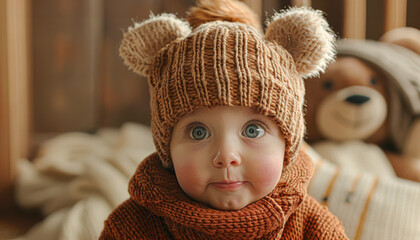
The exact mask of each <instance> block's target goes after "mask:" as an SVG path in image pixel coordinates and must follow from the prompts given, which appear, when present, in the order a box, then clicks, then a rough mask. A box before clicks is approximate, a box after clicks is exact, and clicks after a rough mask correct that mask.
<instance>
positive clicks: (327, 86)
mask: <svg viewBox="0 0 420 240" xmlns="http://www.w3.org/2000/svg"><path fill="white" fill-rule="evenodd" d="M322 87H323V88H324V89H326V90H330V89H331V88H332V87H333V83H332V81H331V80H327V81H325V82H323V83H322Z"/></svg>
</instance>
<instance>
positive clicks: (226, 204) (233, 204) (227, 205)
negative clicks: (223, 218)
mask: <svg viewBox="0 0 420 240" xmlns="http://www.w3.org/2000/svg"><path fill="white" fill-rule="evenodd" d="M253 202H254V201H246V200H244V199H240V200H221V201H220V200H218V201H217V200H216V201H211V202H209V203H208V204H209V205H210V206H211V207H212V208H215V209H219V210H226V211H229V210H231V211H233V210H241V209H242V208H244V207H246V206H248V205H249V204H251V203H253Z"/></svg>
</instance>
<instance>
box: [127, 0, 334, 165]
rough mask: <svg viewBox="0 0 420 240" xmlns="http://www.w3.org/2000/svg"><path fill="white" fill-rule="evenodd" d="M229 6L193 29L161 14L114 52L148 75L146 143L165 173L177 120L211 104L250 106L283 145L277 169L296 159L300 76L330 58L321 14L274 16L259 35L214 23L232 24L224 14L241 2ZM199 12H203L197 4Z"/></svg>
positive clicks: (302, 11) (137, 27) (330, 40)
mask: <svg viewBox="0 0 420 240" xmlns="http://www.w3.org/2000/svg"><path fill="white" fill-rule="evenodd" d="M215 2H217V3H218V4H219V6H223V5H225V6H226V4H228V3H227V2H226V1H215ZM230 6H231V7H233V9H232V8H230V10H223V8H220V9H218V12H217V13H214V15H216V16H217V18H215V19H217V20H216V21H210V22H207V21H204V23H203V24H201V25H198V26H197V27H196V28H194V29H191V28H190V25H189V24H188V23H187V22H185V21H183V20H181V19H178V18H177V17H175V16H174V15H172V14H162V15H159V16H151V17H150V19H148V20H146V21H144V22H141V23H135V24H134V27H130V28H129V29H128V32H127V33H125V34H124V39H123V41H122V43H121V47H120V55H121V56H122V58H123V59H124V63H125V64H126V65H128V67H129V68H130V69H132V70H133V71H134V72H136V73H138V74H140V75H143V76H148V80H149V85H150V93H151V94H150V95H151V102H150V104H151V111H152V122H151V126H152V131H153V137H154V142H155V145H156V149H157V152H158V154H159V156H160V158H161V160H162V163H163V165H164V166H165V167H167V168H171V167H172V161H171V157H170V152H169V143H170V140H171V132H172V129H173V127H174V125H175V124H176V123H177V121H178V120H179V119H180V118H181V117H182V116H184V115H185V114H187V113H191V112H193V111H194V110H196V109H198V108H213V107H216V106H245V107H251V108H252V109H254V110H255V111H256V112H257V113H259V114H263V115H266V116H268V117H270V118H271V119H272V120H273V121H274V122H275V123H277V125H278V126H279V128H280V130H281V132H282V133H283V135H284V138H285V141H286V150H285V161H284V166H287V165H288V164H289V163H291V161H293V160H294V158H295V157H296V155H297V152H298V149H299V147H300V143H301V140H302V137H303V134H304V131H305V127H304V119H303V104H304V92H305V90H304V84H303V81H302V78H306V77H310V76H313V75H317V74H319V72H320V71H323V70H324V69H325V67H326V65H327V63H329V62H330V61H331V60H332V59H333V57H334V35H333V34H332V32H331V30H330V29H329V27H328V24H327V22H326V21H325V19H324V18H323V17H322V14H321V12H319V11H315V10H312V9H307V8H291V9H289V10H287V11H283V12H280V13H278V14H276V15H275V16H274V17H273V18H272V20H271V21H270V22H269V23H268V26H267V29H266V33H265V35H263V34H262V33H261V32H260V31H258V30H256V29H255V28H254V27H253V26H251V25H248V24H245V23H242V22H227V21H221V20H235V19H238V18H236V17H235V18H232V17H231V15H232V14H233V13H234V12H235V7H236V8H238V12H240V11H241V12H243V10H244V5H234V4H233V5H230ZM200 8H201V9H206V10H207V13H208V14H211V8H210V7H209V6H205V3H204V2H202V4H201V5H199V6H198V9H200ZM196 10H197V9H196ZM249 11H250V10H249ZM194 12H197V11H192V12H191V13H190V18H193V17H191V15H194ZM209 12H210V13H209ZM223 14H224V15H223ZM239 19H240V18H239ZM236 21H238V20H236Z"/></svg>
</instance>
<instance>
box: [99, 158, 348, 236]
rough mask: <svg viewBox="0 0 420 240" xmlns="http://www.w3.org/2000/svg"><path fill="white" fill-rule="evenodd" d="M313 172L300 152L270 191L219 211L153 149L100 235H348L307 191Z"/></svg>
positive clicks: (309, 161) (307, 159) (335, 219)
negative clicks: (185, 186)
mask: <svg viewBox="0 0 420 240" xmlns="http://www.w3.org/2000/svg"><path fill="white" fill-rule="evenodd" d="M312 173H313V166H312V162H311V160H310V159H309V158H308V157H307V156H306V154H305V153H303V152H300V153H299V156H298V157H297V159H296V161H295V162H294V163H293V164H292V165H291V166H290V167H289V168H288V169H286V170H285V172H284V173H283V175H282V177H281V179H280V181H279V183H278V185H277V186H276V188H275V189H274V190H273V191H272V192H271V193H270V194H269V195H268V196H266V197H264V198H262V199H260V200H259V201H257V202H254V203H252V204H250V205H248V206H247V207H245V208H243V209H241V210H237V211H222V210H217V209H212V208H210V207H208V206H206V205H204V204H202V203H199V202H196V201H194V200H192V199H190V198H189V197H188V196H187V195H185V193H184V192H183V191H182V189H181V188H180V187H179V185H178V183H177V181H176V177H175V174H174V173H173V172H172V171H170V170H168V169H165V168H164V167H163V166H162V163H161V162H160V160H159V157H158V155H157V154H156V153H155V154H153V155H151V156H150V157H148V158H147V159H146V160H145V161H144V162H143V163H142V164H141V165H140V166H139V168H138V169H137V172H136V174H135V175H134V177H133V178H132V179H131V181H130V187H129V191H130V195H131V198H130V199H129V200H127V201H126V202H124V203H123V204H122V205H120V206H119V207H118V208H117V209H116V210H114V212H113V213H112V214H111V215H110V217H109V218H108V220H107V221H106V222H105V228H104V230H103V232H102V235H101V237H100V239H347V237H346V236H345V233H344V229H343V227H342V226H341V223H340V222H339V221H338V219H337V218H336V217H334V216H333V215H332V214H331V213H330V212H328V210H327V209H326V208H325V207H322V206H321V205H320V204H319V203H318V202H316V201H315V200H314V199H313V198H312V197H310V196H308V195H307V194H306V186H307V183H308V181H309V179H310V177H311V175H312Z"/></svg>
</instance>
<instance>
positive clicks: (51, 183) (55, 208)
mask: <svg viewBox="0 0 420 240" xmlns="http://www.w3.org/2000/svg"><path fill="white" fill-rule="evenodd" d="M304 148H305V149H306V151H307V152H308V153H309V154H310V156H311V157H312V159H313V161H314V163H315V165H316V166H317V167H316V172H315V175H314V177H313V179H312V181H311V183H310V186H309V192H310V194H311V195H313V196H314V197H315V198H316V199H317V200H319V201H320V202H322V203H323V204H324V205H326V206H328V207H329V209H330V210H331V211H332V212H333V213H334V214H336V215H337V216H338V218H339V219H340V220H341V221H342V222H343V225H344V226H345V228H346V233H347V234H348V236H349V237H350V239H362V240H375V239H381V240H383V239H385V240H387V239H388V240H391V239H405V240H411V239H413V240H414V239H420V185H419V184H417V183H414V182H410V181H404V180H399V179H396V178H383V179H382V178H378V177H375V176H374V175H370V174H368V173H363V172H359V171H355V170H347V169H339V168H337V167H336V166H335V165H334V164H332V163H330V162H328V161H326V160H324V159H322V158H321V157H320V156H319V155H318V154H317V153H316V152H314V151H313V149H312V148H310V147H309V146H307V145H304ZM153 151H154V146H153V140H152V135H151V131H150V129H149V128H147V127H144V126H141V125H138V124H134V123H128V124H125V125H124V126H123V127H122V128H121V129H120V130H110V129H104V130H101V131H99V132H98V133H97V134H95V135H90V134H85V133H67V134H63V135H60V136H58V137H56V138H54V139H52V140H50V141H48V142H46V143H45V144H44V145H43V147H42V149H41V150H40V152H39V154H38V157H37V158H36V159H35V160H34V161H33V162H29V161H26V160H24V161H21V163H20V165H19V171H20V172H19V175H18V179H17V189H16V190H17V199H18V201H19V203H20V205H21V206H22V207H26V208H39V209H41V210H42V212H43V213H44V214H45V216H46V217H45V219H44V221H42V222H41V223H39V224H38V225H36V226H35V227H33V228H32V229H31V230H30V231H29V232H28V233H27V234H26V235H25V236H22V237H20V238H19V240H38V239H39V240H40V239H42V240H67V239H68V240H73V239H78V240H93V239H97V238H98V236H99V234H100V232H101V230H102V228H103V222H104V220H105V219H106V218H107V217H108V215H109V213H110V212H111V211H112V210H113V209H114V208H115V207H117V206H118V205H119V204H120V203H121V202H123V201H124V200H126V199H127V198H128V196H129V195H128V191H127V189H128V181H129V179H130V177H131V176H132V175H133V174H134V171H135V169H136V168H137V165H138V164H139V163H140V162H141V161H142V160H143V159H144V158H145V157H146V156H147V155H149V154H150V153H152V152H153ZM326 197H327V201H325V198H326Z"/></svg>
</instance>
